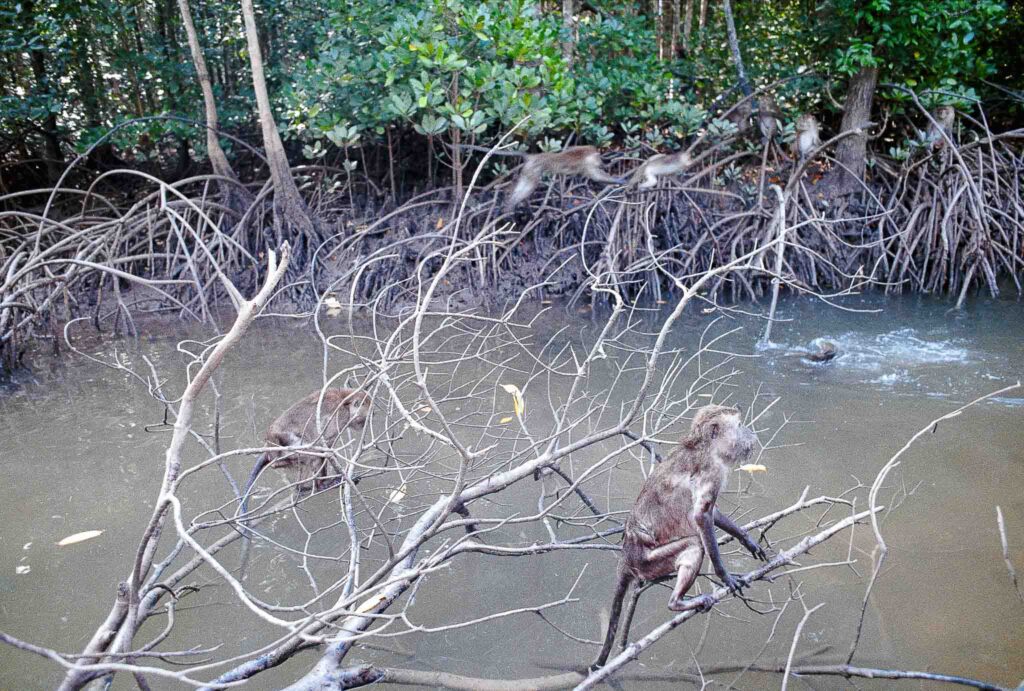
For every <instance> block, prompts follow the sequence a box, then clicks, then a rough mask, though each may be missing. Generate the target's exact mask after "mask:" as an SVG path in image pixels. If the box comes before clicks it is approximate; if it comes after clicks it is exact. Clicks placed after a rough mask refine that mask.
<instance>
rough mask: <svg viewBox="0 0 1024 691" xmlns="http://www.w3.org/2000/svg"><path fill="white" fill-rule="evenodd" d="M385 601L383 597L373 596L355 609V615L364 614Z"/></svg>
mask: <svg viewBox="0 0 1024 691" xmlns="http://www.w3.org/2000/svg"><path fill="white" fill-rule="evenodd" d="M385 600H387V598H386V597H384V596H383V595H374V596H373V597H371V598H370V599H369V600H364V601H363V604H361V605H359V606H358V607H356V614H366V613H367V612H369V611H370V610H372V609H373V608H375V607H376V606H377V605H379V604H380V603H382V602H384V601H385Z"/></svg>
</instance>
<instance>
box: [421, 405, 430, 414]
mask: <svg viewBox="0 0 1024 691" xmlns="http://www.w3.org/2000/svg"><path fill="white" fill-rule="evenodd" d="M420 412H421V413H429V412H430V406H428V405H421V406H420Z"/></svg>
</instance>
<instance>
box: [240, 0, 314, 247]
mask: <svg viewBox="0 0 1024 691" xmlns="http://www.w3.org/2000/svg"><path fill="white" fill-rule="evenodd" d="M242 18H243V19H244V20H245V41H246V44H247V45H248V48H249V63H250V64H251V66H252V85H253V89H254V90H255V92H256V106H257V108H258V109H259V116H260V128H261V129H262V131H263V148H264V149H266V152H267V162H268V163H269V165H270V179H271V181H272V182H273V184H274V225H275V230H276V231H277V234H278V238H277V243H276V244H280V243H281V242H283V241H284V240H292V239H294V240H295V242H293V246H295V248H296V252H295V257H296V259H300V254H299V251H298V250H299V240H300V239H307V240H312V239H314V238H315V237H316V236H317V232H316V226H315V224H314V223H313V219H312V218H311V217H310V214H309V208H308V207H307V206H306V202H305V201H303V199H302V196H301V195H300V194H299V189H298V187H296V186H295V179H294V178H293V177H292V171H291V168H289V166H288V156H287V155H285V151H284V144H283V143H281V135H280V134H278V132H277V124H276V123H275V122H274V113H273V112H272V111H271V109H270V96H269V95H268V94H267V80H266V78H265V77H264V76H263V52H262V50H261V48H260V38H259V34H258V33H257V31H256V11H255V10H254V9H253V6H252V0H242ZM289 231H294V234H295V237H294V238H292V237H285V235H286V234H291V233H289ZM294 264H295V266H299V265H300V264H301V261H296V262H294Z"/></svg>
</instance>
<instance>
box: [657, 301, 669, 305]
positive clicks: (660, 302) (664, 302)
mask: <svg viewBox="0 0 1024 691" xmlns="http://www.w3.org/2000/svg"><path fill="white" fill-rule="evenodd" d="M654 302H655V304H658V305H667V304H668V300H655V301H654Z"/></svg>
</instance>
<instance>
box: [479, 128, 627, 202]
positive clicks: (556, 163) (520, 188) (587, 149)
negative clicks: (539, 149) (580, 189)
mask: <svg viewBox="0 0 1024 691" xmlns="http://www.w3.org/2000/svg"><path fill="white" fill-rule="evenodd" d="M461 147H462V148H463V149H473V150H474V151H485V152H490V153H492V154H494V155H497V156H517V157H525V158H526V161H525V162H524V163H523V165H522V167H521V168H520V170H519V176H518V177H517V178H516V184H515V186H514V187H513V188H512V192H511V194H509V197H508V200H507V201H506V202H505V210H506V211H510V210H512V209H513V208H515V207H517V206H519V204H521V203H522V202H524V201H526V200H527V199H528V198H529V196H530V194H532V193H533V191H534V190H535V189H537V185H539V184H540V182H541V180H542V179H543V178H544V176H546V175H580V176H582V177H586V178H590V179H591V180H593V181H594V182H609V183H615V184H617V185H622V184H625V182H626V181H625V180H624V179H623V178H619V177H615V176H613V175H609V174H608V173H606V172H605V171H604V168H602V166H601V154H600V153H598V151H597V148H596V147H593V146H570V147H569V148H567V149H565V150H564V151H554V152H550V153H541V154H526V153H523V152H521V151H501V150H497V149H488V148H486V147H483V146H475V145H472V144H462V145H461Z"/></svg>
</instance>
